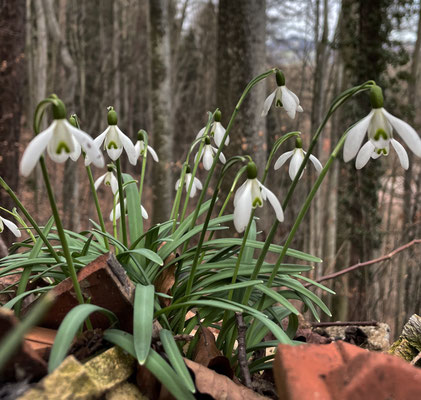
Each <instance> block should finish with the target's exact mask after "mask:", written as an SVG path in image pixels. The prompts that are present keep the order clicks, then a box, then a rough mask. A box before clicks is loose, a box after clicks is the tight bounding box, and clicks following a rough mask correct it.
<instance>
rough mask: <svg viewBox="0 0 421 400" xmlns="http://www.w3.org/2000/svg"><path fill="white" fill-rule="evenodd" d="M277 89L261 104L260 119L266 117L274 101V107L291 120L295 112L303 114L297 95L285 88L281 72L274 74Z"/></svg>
mask: <svg viewBox="0 0 421 400" xmlns="http://www.w3.org/2000/svg"><path fill="white" fill-rule="evenodd" d="M276 83H277V84H278V87H277V88H276V89H275V90H274V91H273V92H272V93H271V94H270V95H269V96H268V97H267V98H266V100H265V102H264V104H263V110H262V117H264V116H266V115H267V113H268V112H269V109H270V107H271V105H272V103H273V101H274V100H275V107H282V108H284V110H285V111H286V112H287V114H288V116H289V117H290V118H292V119H294V118H295V114H296V113H297V112H303V108H302V107H301V106H300V100H299V99H298V97H297V95H296V94H295V93H293V92H292V91H291V90H289V89H288V88H287V87H286V86H285V77H284V74H283V72H282V71H277V72H276Z"/></svg>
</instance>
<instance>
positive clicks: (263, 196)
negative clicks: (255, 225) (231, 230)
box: [234, 162, 284, 233]
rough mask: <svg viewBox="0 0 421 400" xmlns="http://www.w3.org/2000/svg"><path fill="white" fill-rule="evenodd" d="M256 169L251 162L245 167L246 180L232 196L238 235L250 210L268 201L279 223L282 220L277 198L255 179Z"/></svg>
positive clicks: (244, 226) (248, 216) (282, 213)
mask: <svg viewBox="0 0 421 400" xmlns="http://www.w3.org/2000/svg"><path fill="white" fill-rule="evenodd" d="M256 176H257V169H256V165H255V164H254V163H253V162H250V163H249V164H248V166H247V180H246V181H245V182H244V183H243V184H242V185H241V186H240V187H239V188H238V190H237V191H236V193H235V196H234V226H235V229H236V230H237V232H238V233H241V232H243V231H244V230H245V229H246V227H247V224H248V222H249V219H250V215H251V210H252V209H253V208H256V207H257V206H259V207H262V206H263V200H269V203H270V204H271V205H272V207H273V209H274V210H275V214H276V218H277V220H278V221H279V222H282V221H283V220H284V212H283V210H282V206H281V203H280V202H279V200H278V199H277V197H276V196H275V195H274V194H273V193H272V192H271V191H270V190H269V189H268V188H266V187H265V186H263V185H262V184H261V183H260V182H259V181H258V180H257V178H256Z"/></svg>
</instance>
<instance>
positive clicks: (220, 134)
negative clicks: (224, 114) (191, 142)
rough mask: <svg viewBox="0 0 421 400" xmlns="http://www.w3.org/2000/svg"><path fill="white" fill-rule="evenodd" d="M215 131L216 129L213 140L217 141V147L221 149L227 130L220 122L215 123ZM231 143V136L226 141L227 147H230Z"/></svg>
mask: <svg viewBox="0 0 421 400" xmlns="http://www.w3.org/2000/svg"><path fill="white" fill-rule="evenodd" d="M213 129H214V130H213V132H214V134H213V138H214V140H215V143H216V145H217V146H218V147H219V146H220V145H221V143H222V139H223V138H224V135H225V128H224V127H223V126H222V124H221V123H220V122H214V125H213ZM229 142H230V138H229V136H227V138H226V139H225V146H228V144H229Z"/></svg>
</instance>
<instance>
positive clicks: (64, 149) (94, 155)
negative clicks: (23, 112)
mask: <svg viewBox="0 0 421 400" xmlns="http://www.w3.org/2000/svg"><path fill="white" fill-rule="evenodd" d="M51 97H52V98H55V99H56V102H55V103H53V104H52V107H53V118H54V121H53V122H52V124H51V125H50V126H49V127H48V128H47V129H46V130H45V131H42V132H40V133H39V134H38V135H36V136H35V138H34V139H32V141H31V142H30V143H29V145H28V147H27V148H26V150H25V152H24V153H23V157H22V160H21V162H20V173H21V174H22V175H23V176H28V175H29V174H30V173H31V171H32V170H33V169H34V167H35V165H36V163H37V162H38V160H39V158H40V157H41V155H42V153H43V152H44V150H45V149H46V148H47V153H48V155H49V157H50V158H51V159H52V160H53V161H55V162H57V163H63V162H65V161H66V160H67V159H68V158H69V157H70V158H71V159H72V160H73V161H76V160H77V159H78V158H79V156H80V153H81V147H82V148H83V151H84V152H86V154H87V155H88V156H89V158H90V159H91V160H92V162H93V163H94V164H95V165H96V166H97V167H99V168H102V167H103V166H104V158H103V157H102V154H101V152H100V150H99V149H98V147H97V146H95V143H94V140H93V139H92V138H91V137H90V136H89V135H88V134H87V133H86V132H83V131H81V130H80V129H77V128H75V127H74V126H72V125H71V124H70V123H69V122H68V121H67V120H66V108H65V106H64V104H63V102H62V101H61V100H60V99H59V98H57V96H55V97H53V96H51Z"/></svg>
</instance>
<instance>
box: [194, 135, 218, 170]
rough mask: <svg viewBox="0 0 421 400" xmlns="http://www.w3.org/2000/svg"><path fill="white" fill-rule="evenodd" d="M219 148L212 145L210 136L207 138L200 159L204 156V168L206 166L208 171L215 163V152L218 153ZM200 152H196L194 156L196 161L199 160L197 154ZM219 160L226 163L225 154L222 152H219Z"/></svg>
mask: <svg viewBox="0 0 421 400" xmlns="http://www.w3.org/2000/svg"><path fill="white" fill-rule="evenodd" d="M217 151H218V149H217V148H216V147H213V146H211V144H210V139H209V138H208V137H206V138H205V145H204V147H203V149H202V153H201V154H200V159H199V161H200V160H201V159H202V158H203V168H205V169H206V170H207V171H209V170H210V169H211V167H212V164H213V158H214V156H215V154H216V153H217ZM198 155H199V153H197V154H196V156H195V157H194V161H195V162H196V161H197V156H198ZM219 161H221V163H222V164H225V162H226V159H225V156H224V154H223V153H222V152H221V153H220V154H219Z"/></svg>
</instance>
